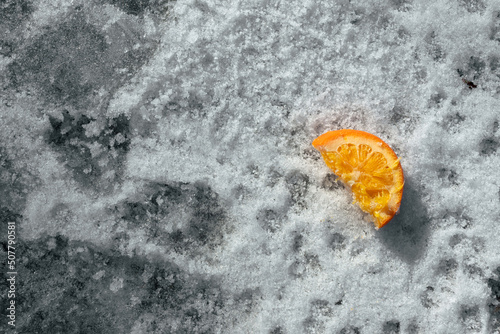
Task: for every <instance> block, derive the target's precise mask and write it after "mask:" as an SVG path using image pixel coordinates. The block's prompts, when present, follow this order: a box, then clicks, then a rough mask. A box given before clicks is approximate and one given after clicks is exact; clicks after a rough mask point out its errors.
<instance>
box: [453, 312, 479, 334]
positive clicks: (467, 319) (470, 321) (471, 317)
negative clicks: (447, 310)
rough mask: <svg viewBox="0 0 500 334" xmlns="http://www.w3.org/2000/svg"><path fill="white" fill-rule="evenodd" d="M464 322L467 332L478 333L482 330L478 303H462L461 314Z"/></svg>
mask: <svg viewBox="0 0 500 334" xmlns="http://www.w3.org/2000/svg"><path fill="white" fill-rule="evenodd" d="M459 317H460V320H461V321H462V324H463V325H464V327H465V328H466V330H467V332H469V331H474V332H476V333H478V332H481V328H482V327H483V326H482V322H481V314H480V312H479V306H477V305H473V306H470V305H462V307H461V308H460V314H459Z"/></svg>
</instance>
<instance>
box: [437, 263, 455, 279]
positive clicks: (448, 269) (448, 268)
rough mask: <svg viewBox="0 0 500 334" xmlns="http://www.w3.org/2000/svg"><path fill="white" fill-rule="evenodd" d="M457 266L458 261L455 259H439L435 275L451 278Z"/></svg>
mask: <svg viewBox="0 0 500 334" xmlns="http://www.w3.org/2000/svg"><path fill="white" fill-rule="evenodd" d="M457 268H458V262H457V260H455V259H441V260H440V261H439V264H438V266H437V268H436V274H437V275H443V276H445V277H446V278H453V277H454V276H455V274H456V271H457Z"/></svg>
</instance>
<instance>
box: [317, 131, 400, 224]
mask: <svg viewBox="0 0 500 334" xmlns="http://www.w3.org/2000/svg"><path fill="white" fill-rule="evenodd" d="M312 145H313V146H314V148H316V149H317V150H318V151H319V152H321V155H322V156H323V159H324V160H325V163H326V165H327V166H328V167H330V169H331V170H333V172H334V173H335V174H336V175H337V176H338V177H339V179H340V180H341V181H342V182H343V183H344V184H345V185H346V186H347V187H349V188H350V189H351V190H352V194H353V198H354V201H353V203H357V204H358V205H359V206H360V208H361V209H362V210H363V211H365V212H367V213H369V214H370V215H371V216H372V217H373V220H374V223H375V226H376V227H377V228H380V227H382V226H384V225H385V224H387V223H388V222H389V221H390V220H391V219H392V218H393V217H394V215H395V214H396V213H397V212H398V210H399V206H400V204H401V198H402V196H403V186H404V175H403V169H402V168H401V163H400V162H399V158H398V157H397V155H396V153H394V151H393V150H392V149H391V148H390V147H389V145H387V144H386V143H384V141H383V140H382V139H380V138H379V137H377V136H374V135H372V134H370V133H368V132H364V131H359V130H349V129H343V130H337V131H329V132H327V133H324V134H322V135H321V136H319V137H318V138H316V139H315V140H314V141H313V142H312Z"/></svg>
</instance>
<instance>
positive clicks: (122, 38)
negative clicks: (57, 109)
mask: <svg viewBox="0 0 500 334" xmlns="http://www.w3.org/2000/svg"><path fill="white" fill-rule="evenodd" d="M129 23H130V22H128V21H127V20H126V19H123V20H121V21H119V22H116V23H114V24H112V25H111V26H110V27H109V28H108V29H107V33H108V35H105V33H104V32H103V30H102V29H100V28H99V27H98V26H95V25H93V24H91V23H89V22H88V20H87V18H86V17H85V15H84V14H83V12H82V11H81V10H78V9H75V10H73V11H71V12H70V16H69V18H68V19H67V20H66V21H64V22H62V23H60V24H58V25H55V26H49V27H46V28H45V29H44V32H43V33H42V34H41V35H39V36H38V37H37V38H35V39H34V40H33V41H31V40H29V41H25V43H28V42H30V43H29V44H25V45H24V47H23V48H22V50H20V52H19V55H18V57H17V58H16V59H15V61H13V62H12V63H10V64H9V65H8V73H9V74H10V82H11V86H12V87H15V88H19V87H21V86H25V85H30V86H32V87H34V88H36V89H37V91H38V93H39V94H40V95H41V97H42V98H43V100H44V101H45V102H47V103H50V104H52V105H57V106H61V105H62V106H71V107H73V108H76V109H80V110H82V109H83V110H86V109H88V108H100V107H101V108H102V107H103V106H106V105H107V104H108V102H109V98H110V95H109V94H105V96H101V93H100V92H101V91H103V90H104V91H107V92H114V91H115V90H116V89H117V87H118V86H119V85H120V84H121V83H122V82H123V81H124V80H125V79H126V78H127V77H128V76H130V75H131V74H133V73H134V72H135V71H137V69H138V68H139V67H140V66H141V65H142V64H143V63H144V62H145V61H146V59H147V57H148V56H149V54H151V50H152V45H150V44H148V43H146V40H145V39H143V38H142V37H139V36H141V35H142V34H141V32H140V31H138V30H137V31H136V30H134V29H140V28H137V27H135V26H133V25H131V24H129ZM118 70H119V71H118Z"/></svg>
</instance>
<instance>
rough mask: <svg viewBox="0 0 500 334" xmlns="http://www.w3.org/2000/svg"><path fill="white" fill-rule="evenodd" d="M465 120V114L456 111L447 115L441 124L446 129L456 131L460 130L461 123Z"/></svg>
mask: <svg viewBox="0 0 500 334" xmlns="http://www.w3.org/2000/svg"><path fill="white" fill-rule="evenodd" d="M463 121H465V116H464V115H462V114H460V113H458V112H456V113H452V114H448V115H446V116H445V117H444V119H443V120H442V121H441V122H440V125H441V127H442V128H443V129H445V130H446V131H448V132H452V133H456V132H458V131H459V130H460V126H461V125H460V124H461V123H462V122H463Z"/></svg>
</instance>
